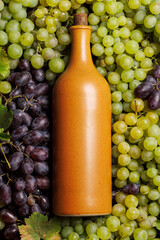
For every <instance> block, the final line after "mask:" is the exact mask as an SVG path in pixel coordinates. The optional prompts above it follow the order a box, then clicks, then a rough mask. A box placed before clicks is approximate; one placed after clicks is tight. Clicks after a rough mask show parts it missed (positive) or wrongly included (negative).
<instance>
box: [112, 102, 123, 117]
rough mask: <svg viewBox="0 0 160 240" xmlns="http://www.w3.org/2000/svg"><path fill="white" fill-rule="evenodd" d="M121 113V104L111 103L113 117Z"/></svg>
mask: <svg viewBox="0 0 160 240" xmlns="http://www.w3.org/2000/svg"><path fill="white" fill-rule="evenodd" d="M122 111H123V104H122V103H121V102H118V103H115V102H114V103H112V113H113V114H114V115H119V114H120V113H121V112H122Z"/></svg>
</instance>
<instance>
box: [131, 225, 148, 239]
mask: <svg viewBox="0 0 160 240" xmlns="http://www.w3.org/2000/svg"><path fill="white" fill-rule="evenodd" d="M133 235H134V239H135V240H147V239H148V234H147V231H145V230H144V229H141V228H137V229H135V230H134V233H133Z"/></svg>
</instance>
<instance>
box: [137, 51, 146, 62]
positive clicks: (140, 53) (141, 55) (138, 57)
mask: <svg viewBox="0 0 160 240" xmlns="http://www.w3.org/2000/svg"><path fill="white" fill-rule="evenodd" d="M144 58H145V54H144V52H143V51H141V50H138V51H137V52H136V54H135V59H136V60H137V61H142V60H144Z"/></svg>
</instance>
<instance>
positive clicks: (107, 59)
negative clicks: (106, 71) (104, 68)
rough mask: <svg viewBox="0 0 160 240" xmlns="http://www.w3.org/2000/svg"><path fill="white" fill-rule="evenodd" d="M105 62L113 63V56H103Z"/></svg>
mask: <svg viewBox="0 0 160 240" xmlns="http://www.w3.org/2000/svg"><path fill="white" fill-rule="evenodd" d="M105 63H106V64H107V65H112V64H113V63H114V57H113V56H106V57H105Z"/></svg>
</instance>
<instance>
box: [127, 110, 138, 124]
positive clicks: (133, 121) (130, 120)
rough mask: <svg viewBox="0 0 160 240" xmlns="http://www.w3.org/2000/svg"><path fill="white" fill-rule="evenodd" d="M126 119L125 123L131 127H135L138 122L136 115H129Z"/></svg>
mask: <svg viewBox="0 0 160 240" xmlns="http://www.w3.org/2000/svg"><path fill="white" fill-rule="evenodd" d="M124 119H125V123H126V124H127V125H129V126H132V125H135V124H136V122H137V116H136V115H135V114H134V113H127V114H126V115H125V118H124Z"/></svg>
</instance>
